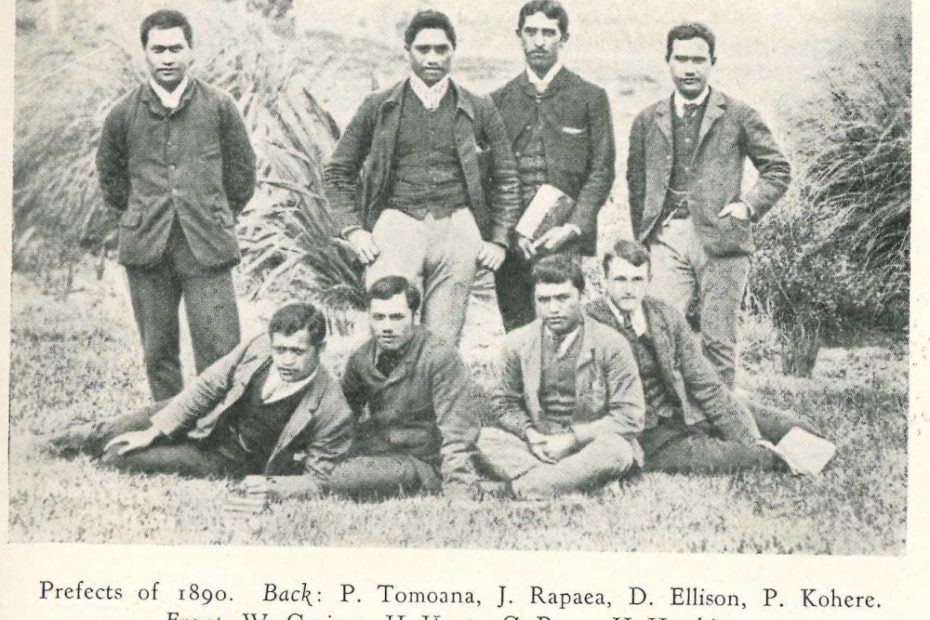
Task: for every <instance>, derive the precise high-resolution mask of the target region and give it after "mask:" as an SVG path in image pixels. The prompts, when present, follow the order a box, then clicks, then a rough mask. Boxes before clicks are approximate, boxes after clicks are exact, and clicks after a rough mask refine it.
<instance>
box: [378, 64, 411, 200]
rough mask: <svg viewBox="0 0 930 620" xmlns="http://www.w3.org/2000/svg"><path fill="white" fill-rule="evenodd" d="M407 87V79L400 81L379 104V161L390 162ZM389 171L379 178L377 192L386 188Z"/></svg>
mask: <svg viewBox="0 0 930 620" xmlns="http://www.w3.org/2000/svg"><path fill="white" fill-rule="evenodd" d="M406 88H407V80H403V81H401V82H400V83H399V84H396V85H395V86H394V88H392V89H391V94H390V95H388V98H387V99H385V100H384V102H383V103H382V104H381V109H380V110H379V112H378V116H379V120H378V123H377V125H376V127H380V128H381V129H380V130H379V131H380V133H381V134H382V135H383V142H382V145H383V148H384V152H383V157H382V158H381V161H386V162H390V161H392V160H393V157H394V146H395V145H396V143H397V131H398V129H400V113H401V108H402V107H403V102H404V92H405V90H406ZM389 172H390V171H386V172H385V174H384V178H383V179H382V180H381V187H380V188H378V193H379V194H381V193H382V192H383V191H384V190H386V189H387V184H388V182H389V181H390V174H389Z"/></svg>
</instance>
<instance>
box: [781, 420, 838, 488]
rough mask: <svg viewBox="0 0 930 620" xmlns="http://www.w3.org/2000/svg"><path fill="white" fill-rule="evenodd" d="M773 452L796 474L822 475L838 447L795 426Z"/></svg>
mask: <svg viewBox="0 0 930 620" xmlns="http://www.w3.org/2000/svg"><path fill="white" fill-rule="evenodd" d="M772 451H773V452H775V454H777V455H778V456H780V457H781V458H782V459H783V460H784V461H785V463H787V464H788V467H790V468H791V471H793V472H794V473H796V474H805V475H808V476H817V475H820V472H822V471H823V468H824V467H826V466H827V463H829V462H830V459H832V458H833V455H834V454H836V446H835V445H833V444H832V443H831V442H829V441H827V440H826V439H823V438H821V437H818V436H817V435H813V434H811V433H809V432H807V431H806V430H804V429H802V428H798V427H797V426H795V427H794V428H792V429H791V430H790V431H788V432H787V433H786V434H785V436H784V437H782V439H781V441H779V442H778V445H776V446H772Z"/></svg>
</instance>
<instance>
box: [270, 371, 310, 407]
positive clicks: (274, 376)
mask: <svg viewBox="0 0 930 620" xmlns="http://www.w3.org/2000/svg"><path fill="white" fill-rule="evenodd" d="M319 370H320V367H319V366H317V367H316V368H315V369H314V370H313V372H311V373H310V376H308V377H307V378H306V379H301V380H300V381H284V380H283V379H282V378H281V375H280V374H278V371H277V370H276V369H275V367H274V366H272V367H271V370H270V371H269V372H268V378H267V379H265V385H263V386H262V402H263V403H265V404H266V405H270V404H271V403H276V402H278V401H279V400H284V399H285V398H287V397H288V396H291V395H293V394H296V393H297V392H299V391H300V390H302V389H304V387H306V386H307V385H309V384H310V383H311V382H312V381H313V380H314V379H315V378H316V375H317V373H318V372H319Z"/></svg>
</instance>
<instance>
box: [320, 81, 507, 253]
mask: <svg viewBox="0 0 930 620" xmlns="http://www.w3.org/2000/svg"><path fill="white" fill-rule="evenodd" d="M407 82H408V80H403V81H402V82H399V83H398V84H395V85H394V86H393V87H391V88H389V89H387V90H382V91H379V92H377V93H373V94H371V95H369V96H368V97H366V98H365V100H364V101H363V102H362V105H361V106H360V107H359V109H358V111H357V112H356V113H355V116H354V117H353V118H352V120H351V121H350V122H349V125H348V127H346V130H345V133H343V134H342V138H340V139H339V143H338V144H337V145H336V148H335V150H334V151H333V154H332V156H331V157H330V160H329V162H328V163H327V164H326V166H325V168H324V171H323V185H324V188H325V190H326V198H327V200H328V201H329V205H330V209H331V211H332V215H333V219H334V221H335V224H336V226H337V230H339V231H345V230H346V229H348V228H350V227H353V226H361V227H363V228H365V229H366V230H371V229H372V228H373V227H374V225H375V222H376V221H377V220H378V216H379V215H380V214H381V211H382V210H383V209H384V206H385V202H386V200H387V198H388V196H387V195H386V194H387V192H388V191H389V190H390V187H391V185H392V176H393V168H394V149H395V146H396V143H397V132H398V128H399V126H400V117H401V107H402V104H403V100H404V89H406V88H407ZM450 88H451V89H452V90H453V91H454V93H455V99H456V113H455V120H454V121H453V133H454V138H455V147H456V150H457V152H458V159H459V164H460V165H461V167H462V172H463V173H464V177H465V185H466V189H467V192H468V197H469V202H470V205H469V206H470V207H471V211H472V214H473V215H474V217H475V222H476V223H477V224H478V229H479V230H480V231H481V236H482V237H483V238H484V239H485V241H493V242H495V243H498V244H501V245H503V246H505V247H506V246H507V244H508V242H509V239H510V233H511V231H512V230H513V227H514V226H516V223H517V219H518V218H519V211H520V201H519V190H520V181H519V178H518V177H517V164H516V162H515V161H514V158H513V153H512V152H511V151H510V143H509V142H508V140H507V133H506V131H505V130H504V126H503V123H501V119H500V115H499V114H498V113H497V110H496V109H495V108H494V105H493V104H492V103H491V102H490V101H489V100H487V99H483V98H481V97H478V96H476V95H473V94H472V93H471V92H469V91H468V90H466V89H464V88H462V87H461V86H459V85H458V84H456V83H455V82H450ZM360 172H361V173H362V174H361V178H360V176H359V173H360ZM483 175H487V178H488V184H487V185H488V187H489V188H490V192H489V193H490V195H489V196H486V195H485V191H484V188H483V186H482V176H483Z"/></svg>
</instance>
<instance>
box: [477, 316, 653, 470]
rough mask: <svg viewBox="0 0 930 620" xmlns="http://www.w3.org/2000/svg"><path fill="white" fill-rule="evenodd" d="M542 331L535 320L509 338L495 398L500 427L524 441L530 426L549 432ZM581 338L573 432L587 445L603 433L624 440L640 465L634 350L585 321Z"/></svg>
mask: <svg viewBox="0 0 930 620" xmlns="http://www.w3.org/2000/svg"><path fill="white" fill-rule="evenodd" d="M542 329H543V327H542V322H541V320H540V319H536V320H535V321H533V322H532V323H530V324H528V325H524V326H523V327H520V328H518V329H515V330H513V331H512V332H510V333H509V334H507V335H506V336H505V338H504V350H503V364H502V368H501V379H500V382H499V383H498V385H497V387H496V389H495V391H494V396H493V399H492V406H493V412H494V414H495V416H496V418H497V424H498V426H500V427H501V428H503V429H504V430H507V431H509V432H511V433H513V434H515V435H517V436H518V437H521V438H523V439H525V438H526V429H527V428H529V427H531V426H532V427H533V428H535V429H536V430H538V431H540V432H546V429H545V428H544V426H543V425H542V424H541V420H542V419H543V410H542V406H541V405H540V402H539V386H540V381H541V378H542ZM582 338H583V341H582V345H581V354H580V355H579V357H578V366H577V370H576V373H575V398H576V399H577V400H576V404H575V417H574V419H573V424H572V428H573V430H574V432H575V434H576V435H577V436H578V438H579V439H580V440H582V441H584V442H585V443H587V442H588V441H591V440H592V439H594V438H595V437H597V436H599V435H601V434H602V433H613V434H616V435H620V436H622V437H624V438H625V439H627V440H628V441H630V443H631V444H632V445H633V449H634V451H635V452H636V453H637V459H638V460H639V462H642V460H641V458H640V457H641V452H640V449H639V443H638V442H637V441H636V438H637V436H638V435H639V434H640V433H641V432H642V430H643V420H644V415H645V404H644V401H643V387H642V384H641V383H640V381H639V373H637V371H636V358H634V357H633V352H632V350H631V349H630V345H629V344H628V343H627V341H626V339H625V338H624V337H623V336H621V335H620V334H617V333H615V332H614V331H612V330H610V329H608V328H607V327H605V326H604V325H601V324H600V323H597V322H596V321H593V320H591V319H585V322H584V333H583V334H582Z"/></svg>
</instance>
